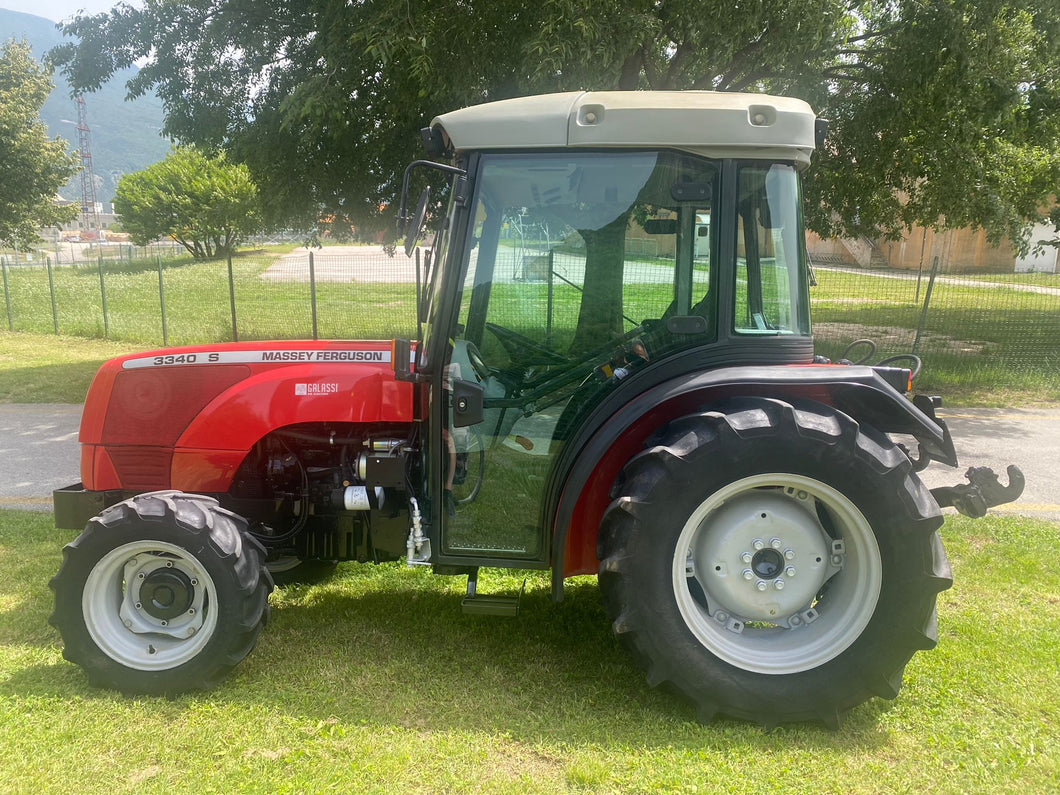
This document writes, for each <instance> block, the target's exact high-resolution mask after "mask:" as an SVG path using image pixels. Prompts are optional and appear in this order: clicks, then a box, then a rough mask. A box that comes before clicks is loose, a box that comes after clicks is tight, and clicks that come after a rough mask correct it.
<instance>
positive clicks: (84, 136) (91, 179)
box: [74, 97, 99, 230]
mask: <svg viewBox="0 0 1060 795" xmlns="http://www.w3.org/2000/svg"><path fill="white" fill-rule="evenodd" d="M74 101H75V102H76V103H77V146H78V148H79V149H80V151H81V226H82V227H83V228H84V229H85V230H89V229H99V215H98V214H97V213H96V176H95V174H94V173H93V172H92V144H91V142H90V141H89V135H88V112H87V111H86V109H85V99H84V97H77V98H75V100H74Z"/></svg>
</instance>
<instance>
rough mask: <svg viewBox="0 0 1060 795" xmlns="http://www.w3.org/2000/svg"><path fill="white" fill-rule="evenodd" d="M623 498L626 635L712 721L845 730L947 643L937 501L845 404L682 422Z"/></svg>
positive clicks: (615, 567) (612, 599)
mask: <svg viewBox="0 0 1060 795" xmlns="http://www.w3.org/2000/svg"><path fill="white" fill-rule="evenodd" d="M613 497H615V500H614V502H612V504H611V506H610V507H609V509H608V511H607V512H606V514H605V516H604V520H603V525H602V527H601V533H600V549H599V554H600V559H601V565H600V583H601V588H602V589H603V593H604V600H605V604H606V606H607V609H608V611H609V613H610V615H611V617H612V619H613V621H614V627H615V630H616V632H618V633H619V634H620V635H621V636H622V637H623V638H624V640H625V641H626V642H627V643H628V645H629V646H630V647H631V648H632V650H633V652H634V654H635V656H636V657H637V658H638V659H639V660H640V661H641V662H642V664H644V665H645V667H646V668H647V669H648V677H649V681H650V682H651V683H652V684H653V685H657V684H662V683H669V684H670V685H672V686H673V687H675V688H676V689H677V690H679V691H680V692H682V693H684V694H685V695H686V696H688V697H690V698H691V699H692V700H694V701H695V702H696V704H697V705H698V707H699V711H700V716H701V717H702V718H703V719H709V718H710V717H712V716H713V715H714V714H716V713H723V714H727V715H732V716H734V717H739V718H745V719H748V720H754V721H757V722H759V723H763V724H766V725H773V724H776V723H780V722H786V721H797V720H807V719H820V720H823V721H825V722H826V723H828V724H829V725H838V723H839V721H840V719H841V717H842V714H843V713H844V712H845V711H846V710H848V709H849V708H850V707H853V706H854V705H856V704H859V703H861V702H862V701H865V700H866V699H868V698H870V697H871V696H872V695H879V696H883V697H886V698H893V697H894V696H895V695H897V693H898V689H899V687H900V686H901V679H902V673H903V670H904V667H905V664H906V663H907V662H908V660H909V659H910V658H911V657H912V655H913V654H914V653H915V652H916V650H918V649H927V648H931V647H933V646H934V645H935V597H936V594H937V593H938V592H939V591H941V590H943V589H945V588H947V587H949V585H950V583H951V576H950V570H949V564H948V562H947V560H946V556H945V553H944V551H943V550H942V546H941V542H940V540H939V537H938V533H937V532H936V531H937V529H938V527H939V526H940V525H941V524H942V517H941V515H940V513H939V510H938V506H937V505H936V504H935V502H934V500H933V499H932V498H931V494H930V492H929V491H927V489H925V488H924V486H923V485H922V484H921V483H920V481H919V480H918V479H917V478H916V475H915V474H914V472H913V470H912V466H911V464H910V463H909V461H908V459H907V457H906V456H905V455H904V454H902V452H901V451H900V450H899V449H898V448H897V447H896V446H895V445H894V444H892V443H891V442H890V440H888V439H887V438H886V437H885V436H884V435H882V434H879V433H877V432H875V431H873V430H872V429H868V428H865V427H859V426H858V425H857V423H855V422H854V421H853V420H851V419H850V418H849V417H847V416H845V415H843V414H841V413H839V412H836V411H835V410H833V409H830V408H828V407H826V406H823V405H820V404H815V403H807V404H800V405H792V404H788V403H784V402H781V401H776V400H769V399H764V398H755V399H744V400H740V401H731V402H729V403H727V404H724V405H721V406H719V407H718V410H716V411H710V412H705V413H703V414H698V415H693V416H689V417H684V418H681V419H680V420H676V421H674V422H672V423H670V424H669V425H668V426H667V427H666V428H664V429H663V430H662V431H660V433H659V434H657V435H656V437H655V438H654V439H652V440H650V442H649V446H648V448H647V449H646V450H644V451H643V452H642V453H640V454H639V455H638V456H636V457H635V458H634V459H632V460H631V461H630V462H629V464H627V466H626V467H625V469H624V471H623V474H622V476H621V477H620V479H619V482H618V483H617V484H616V487H615V491H614V492H613Z"/></svg>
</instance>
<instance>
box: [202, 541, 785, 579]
mask: <svg viewBox="0 0 1060 795" xmlns="http://www.w3.org/2000/svg"><path fill="white" fill-rule="evenodd" d="M784 557H785V558H786V559H788V560H795V550H794V549H785V550H784ZM192 584H193V585H194V584H195V583H194V580H193V581H192Z"/></svg>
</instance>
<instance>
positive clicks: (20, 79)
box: [0, 40, 77, 247]
mask: <svg viewBox="0 0 1060 795" xmlns="http://www.w3.org/2000/svg"><path fill="white" fill-rule="evenodd" d="M51 89H52V83H51V80H50V79H49V73H48V70H47V69H46V68H45V67H44V66H42V65H41V64H39V63H37V62H36V61H35V60H34V59H33V56H32V55H31V54H30V48H29V45H28V44H26V43H25V42H18V41H14V40H10V41H8V42H6V43H5V44H3V45H2V46H0V243H2V244H6V245H15V246H23V247H28V246H30V245H32V244H33V243H35V242H36V241H37V240H38V239H39V238H38V235H37V230H38V229H40V228H41V227H45V226H53V225H57V224H61V223H63V222H65V221H68V220H70V219H72V218H74V217H75V216H76V215H77V208H76V207H74V206H69V205H67V206H59V205H57V204H56V203H55V201H54V200H55V196H56V192H57V191H58V190H59V188H61V187H62V186H63V184H65V182H66V180H67V179H69V178H70V175H71V174H73V173H74V170H75V165H74V160H73V158H71V157H70V156H69V155H68V154H67V153H66V141H64V140H62V139H61V138H55V139H50V138H48V130H47V127H46V126H45V124H44V122H43V121H41V119H40V109H41V106H42V105H43V104H44V101H45V100H46V99H47V98H48V94H49V93H50V92H51Z"/></svg>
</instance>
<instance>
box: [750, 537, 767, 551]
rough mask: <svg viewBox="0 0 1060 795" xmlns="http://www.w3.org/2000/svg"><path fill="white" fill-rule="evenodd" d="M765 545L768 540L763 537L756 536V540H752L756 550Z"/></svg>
mask: <svg viewBox="0 0 1060 795" xmlns="http://www.w3.org/2000/svg"><path fill="white" fill-rule="evenodd" d="M765 545H766V542H765V541H763V540H762V539H761V538H756V539H755V540H754V541H752V542H751V546H752V547H754V548H755V549H756V550H757V549H762V548H763V547H765Z"/></svg>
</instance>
